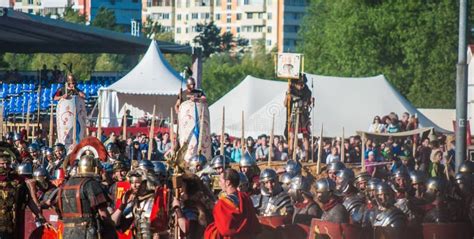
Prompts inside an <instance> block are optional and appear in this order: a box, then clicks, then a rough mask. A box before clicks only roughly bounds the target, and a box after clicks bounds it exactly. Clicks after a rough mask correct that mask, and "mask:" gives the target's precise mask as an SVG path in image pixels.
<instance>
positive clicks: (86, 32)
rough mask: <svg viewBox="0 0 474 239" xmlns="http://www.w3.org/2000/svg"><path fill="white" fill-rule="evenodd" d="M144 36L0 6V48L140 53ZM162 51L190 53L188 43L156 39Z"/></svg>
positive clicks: (14, 51) (22, 51)
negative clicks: (135, 35) (181, 43)
mask: <svg viewBox="0 0 474 239" xmlns="http://www.w3.org/2000/svg"><path fill="white" fill-rule="evenodd" d="M149 44H150V40H149V39H146V38H143V37H133V36H131V35H130V34H126V33H121V32H115V31H111V30H106V29H102V28H98V27H93V26H86V25H82V24H76V23H71V22H65V21H62V20H57V19H51V18H48V17H42V16H36V15H33V14H28V13H23V12H19V11H15V10H13V9H11V8H1V7H0V52H12V53H39V52H41V53H118V54H140V53H143V52H144V51H145V50H146V49H147V47H148V46H149ZM159 45H160V49H161V51H162V52H164V53H186V54H191V53H192V48H191V47H190V46H183V45H178V44H175V43H170V42H159Z"/></svg>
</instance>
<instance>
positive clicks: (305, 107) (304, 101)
mask: <svg viewBox="0 0 474 239" xmlns="http://www.w3.org/2000/svg"><path fill="white" fill-rule="evenodd" d="M306 81H307V79H306V76H305V75H304V74H302V75H301V76H300V78H299V79H298V80H297V81H296V82H294V83H292V84H291V86H290V92H289V94H287V95H289V96H290V97H285V101H284V104H285V107H288V106H289V107H290V108H287V111H289V112H291V115H290V119H287V120H290V123H291V124H290V129H289V132H288V124H286V129H285V133H289V135H288V136H289V137H288V139H289V140H288V146H289V147H288V151H289V153H290V155H291V153H292V152H293V150H296V149H293V143H292V142H293V140H294V138H295V136H294V134H295V127H296V126H298V131H297V132H298V133H302V134H303V145H304V149H305V150H306V151H308V152H309V151H310V148H309V136H310V133H311V130H310V128H311V120H310V116H309V115H310V111H311V107H312V102H313V98H312V96H311V90H310V89H309V88H308V86H307V85H306ZM288 98H289V99H288ZM288 100H289V101H290V102H288ZM288 103H289V104H288ZM297 115H298V117H297ZM297 119H299V121H298V123H296V120H297ZM271 143H273V142H271Z"/></svg>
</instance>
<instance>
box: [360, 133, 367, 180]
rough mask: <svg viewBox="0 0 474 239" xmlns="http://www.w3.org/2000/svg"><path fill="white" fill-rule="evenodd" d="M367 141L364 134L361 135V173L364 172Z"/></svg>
mask: <svg viewBox="0 0 474 239" xmlns="http://www.w3.org/2000/svg"><path fill="white" fill-rule="evenodd" d="M366 142H367V139H366V138H365V134H362V152H361V153H360V165H361V167H362V172H365V171H366V169H365V144H366Z"/></svg>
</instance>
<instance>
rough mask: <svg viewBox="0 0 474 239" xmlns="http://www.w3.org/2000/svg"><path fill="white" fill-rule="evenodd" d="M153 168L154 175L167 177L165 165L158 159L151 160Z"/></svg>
mask: <svg viewBox="0 0 474 239" xmlns="http://www.w3.org/2000/svg"><path fill="white" fill-rule="evenodd" d="M152 163H153V170H154V171H155V174H156V176H159V177H167V176H168V171H167V170H166V165H165V164H164V163H163V162H160V161H152Z"/></svg>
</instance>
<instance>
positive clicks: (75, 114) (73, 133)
mask: <svg viewBox="0 0 474 239" xmlns="http://www.w3.org/2000/svg"><path fill="white" fill-rule="evenodd" d="M74 101H76V99H74ZM75 105H76V106H77V104H75ZM72 117H73V118H72V119H73V121H72V123H73V125H72V143H73V144H74V145H77V122H76V120H77V108H76V109H75V110H74V112H72Z"/></svg>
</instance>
